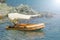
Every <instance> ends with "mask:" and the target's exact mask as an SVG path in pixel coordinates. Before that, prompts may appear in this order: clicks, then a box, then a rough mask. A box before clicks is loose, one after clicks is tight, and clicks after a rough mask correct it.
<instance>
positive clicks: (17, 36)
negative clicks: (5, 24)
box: [6, 30, 45, 40]
mask: <svg viewBox="0 0 60 40" xmlns="http://www.w3.org/2000/svg"><path fill="white" fill-rule="evenodd" d="M6 33H7V36H6V37H8V38H9V39H14V40H23V39H25V40H34V39H35V38H39V39H42V38H44V34H45V33H44V31H42V30H41V31H40V30H38V31H17V30H8V31H7V32H6Z"/></svg>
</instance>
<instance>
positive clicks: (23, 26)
mask: <svg viewBox="0 0 60 40" xmlns="http://www.w3.org/2000/svg"><path fill="white" fill-rule="evenodd" d="M16 26H17V25H16ZM16 26H15V27H11V26H8V27H7V28H6V29H7V30H38V29H42V28H44V27H45V26H44V24H20V25H18V26H19V27H16Z"/></svg>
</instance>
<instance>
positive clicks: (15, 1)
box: [6, 0, 60, 13]
mask: <svg viewBox="0 0 60 40" xmlns="http://www.w3.org/2000/svg"><path fill="white" fill-rule="evenodd" d="M6 3H7V4H8V5H11V6H18V5H20V4H26V5H29V6H30V7H32V8H33V9H35V10H37V11H48V12H54V13H60V0H7V1H6Z"/></svg>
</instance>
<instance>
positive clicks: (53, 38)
mask: <svg viewBox="0 0 60 40" xmlns="http://www.w3.org/2000/svg"><path fill="white" fill-rule="evenodd" d="M30 22H31V23H41V22H44V23H45V25H46V26H45V28H44V29H42V30H36V31H20V30H6V29H5V28H6V26H7V25H11V23H10V22H9V21H6V22H5V23H2V24H0V40H60V15H55V16H54V17H53V18H37V19H34V20H32V21H30Z"/></svg>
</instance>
